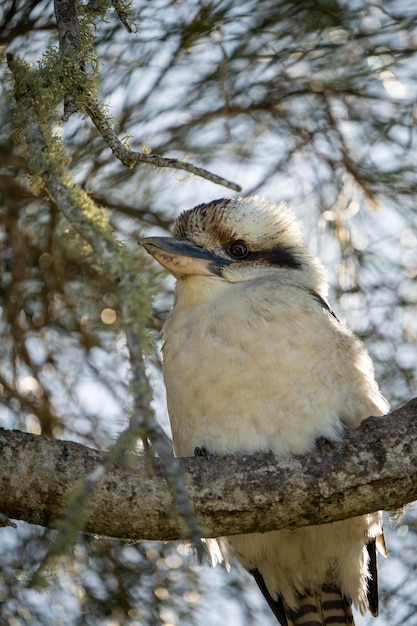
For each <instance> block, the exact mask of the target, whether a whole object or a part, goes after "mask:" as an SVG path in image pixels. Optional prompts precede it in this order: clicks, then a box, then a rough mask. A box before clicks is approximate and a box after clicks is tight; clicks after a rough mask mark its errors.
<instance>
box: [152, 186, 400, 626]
mask: <svg viewBox="0 0 417 626" xmlns="http://www.w3.org/2000/svg"><path fill="white" fill-rule="evenodd" d="M141 243H142V244H143V246H144V248H145V250H146V251H147V252H148V253H149V254H151V255H152V256H153V257H154V259H155V260H156V261H158V262H159V263H160V264H161V265H162V266H163V267H164V268H165V269H167V270H168V271H169V272H170V273H171V274H172V275H173V276H174V277H175V278H176V285H175V298H174V304H173V308H172V310H171V312H170V313H169V315H168V317H167V320H166V322H165V324H164V327H163V330H162V362H163V365H162V368H163V377H164V384H165V388H166V396H167V408H168V414H169V419H170V424H171V429H172V438H173V449H174V454H175V456H177V457H190V456H193V455H194V454H203V455H205V456H207V457H208V458H209V457H210V455H218V456H225V455H228V454H251V453H257V452H272V453H273V454H274V455H275V456H276V457H285V456H289V455H293V454H297V455H303V454H308V453H310V452H312V451H313V450H314V449H315V447H316V446H317V445H318V443H317V442H319V441H325V442H329V443H330V444H331V442H333V441H338V440H340V439H341V437H342V436H343V432H344V431H345V430H346V429H353V428H356V427H357V426H358V425H359V424H360V423H361V421H362V420H363V419H365V418H367V417H369V416H370V415H375V416H376V415H385V414H386V413H387V412H388V410H389V404H388V402H387V400H386V399H385V398H384V396H383V395H382V393H381V391H380V390H379V387H378V384H377V382H376V380H375V374H374V366H373V363H372V360H371V358H370V357H369V355H368V353H367V351H366V348H365V347H364V345H363V343H362V342H361V341H360V340H359V339H358V338H357V337H356V336H355V335H354V334H353V333H352V332H351V331H350V330H349V329H348V328H347V326H346V325H345V324H344V323H343V322H341V321H340V320H339V319H338V318H337V317H336V315H335V314H334V312H333V311H332V309H331V308H330V305H329V304H328V300H327V296H328V279H327V276H326V272H325V269H324V266H323V264H322V263H321V261H320V260H319V259H318V258H316V257H315V256H314V255H313V254H312V253H311V252H310V250H309V248H308V247H307V245H306V243H305V241H304V238H303V235H302V228H301V224H300V222H299V221H298V220H297V219H296V216H295V214H294V212H293V211H292V210H291V209H289V208H288V207H287V205H286V204H285V203H283V202H280V203H275V202H268V201H267V200H265V199H264V198H262V197H259V196H238V197H234V198H220V199H217V200H213V201H211V202H208V203H204V204H198V205H197V206H195V207H194V208H192V209H189V210H185V211H183V212H182V213H181V214H180V215H179V217H178V218H177V220H176V223H175V227H174V232H173V236H172V237H147V238H145V239H144V240H143V241H142V242H141ZM206 542H207V546H208V550H209V552H210V555H211V559H212V562H213V564H216V563H220V562H224V563H225V564H228V563H231V562H233V561H234V560H237V561H238V562H240V563H241V564H242V565H243V567H244V568H245V569H246V570H247V571H249V572H250V573H251V574H252V575H253V577H254V579H255V581H256V583H257V584H258V586H259V588H260V590H261V592H262V594H263V595H264V597H265V599H266V600H267V602H268V604H269V606H270V608H271V609H272V611H273V613H274V615H275V617H276V618H277V620H278V622H279V623H280V624H281V626H302V625H303V626H322V625H323V626H324V625H326V626H329V625H335V624H338V625H340V624H349V625H352V624H354V618H353V613H352V605H355V606H356V607H357V608H358V610H359V611H360V612H361V613H365V612H366V611H369V612H370V613H371V614H373V615H374V616H376V615H377V614H378V582H377V550H378V551H380V552H381V553H382V554H384V555H386V548H385V542H384V538H383V529H382V519H381V513H380V512H376V513H370V514H368V515H361V516H359V517H354V518H351V519H347V520H342V521H336V522H333V523H329V524H324V525H316V526H308V527H303V528H298V529H292V530H290V529H288V530H286V529H282V530H277V531H270V532H265V533H251V534H236V535H233V536H227V537H217V538H212V539H207V540H206Z"/></svg>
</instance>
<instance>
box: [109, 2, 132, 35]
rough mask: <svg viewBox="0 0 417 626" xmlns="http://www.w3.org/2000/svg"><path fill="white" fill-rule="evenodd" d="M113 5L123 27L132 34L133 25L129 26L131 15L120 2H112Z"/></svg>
mask: <svg viewBox="0 0 417 626" xmlns="http://www.w3.org/2000/svg"><path fill="white" fill-rule="evenodd" d="M112 5H113V8H114V10H115V11H116V13H117V17H118V18H119V20H120V21H121V23H122V24H123V26H124V27H125V28H126V30H127V32H128V33H132V32H133V30H132V27H131V25H130V24H129V15H128V13H127V11H126V10H125V8H124V7H123V4H122V3H121V2H120V0H112Z"/></svg>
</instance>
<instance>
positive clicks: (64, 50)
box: [54, 0, 85, 121]
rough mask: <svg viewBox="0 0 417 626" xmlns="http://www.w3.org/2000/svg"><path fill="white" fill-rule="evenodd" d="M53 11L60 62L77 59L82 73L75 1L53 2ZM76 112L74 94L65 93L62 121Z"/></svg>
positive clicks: (82, 63)
mask: <svg viewBox="0 0 417 626" xmlns="http://www.w3.org/2000/svg"><path fill="white" fill-rule="evenodd" d="M54 10H55V17H56V23H57V27H58V39H59V49H60V52H61V57H62V60H63V61H65V59H68V58H75V57H77V58H78V64H79V70H80V72H84V71H85V62H84V59H83V57H82V54H81V34H80V25H79V23H78V15H77V9H76V6H75V0H55V1H54ZM77 110H78V107H77V105H76V102H75V98H74V94H71V93H66V94H65V97H64V115H63V120H64V121H66V120H68V118H69V117H70V116H71V115H72V114H73V113H76V112H77Z"/></svg>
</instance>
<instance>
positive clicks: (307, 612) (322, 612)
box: [284, 584, 355, 626]
mask: <svg viewBox="0 0 417 626" xmlns="http://www.w3.org/2000/svg"><path fill="white" fill-rule="evenodd" d="M284 607H285V615H286V618H287V626H336V624H337V626H341V625H346V626H354V624H355V622H354V620H353V615H352V603H351V602H350V600H348V599H347V598H345V597H344V596H343V595H342V593H341V591H340V589H338V588H337V587H336V586H334V585H328V584H324V585H323V586H322V588H321V590H318V591H317V592H316V593H314V594H306V595H305V596H302V597H301V598H300V605H299V608H298V609H297V611H292V610H291V609H289V608H288V607H286V606H285V603H284Z"/></svg>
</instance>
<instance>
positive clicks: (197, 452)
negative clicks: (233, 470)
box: [194, 446, 211, 461]
mask: <svg viewBox="0 0 417 626" xmlns="http://www.w3.org/2000/svg"><path fill="white" fill-rule="evenodd" d="M194 456H195V457H198V456H203V457H204V458H206V459H207V461H210V459H211V454H210V452H209V451H208V450H207V448H204V447H202V448H200V447H199V446H196V447H195V448H194Z"/></svg>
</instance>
